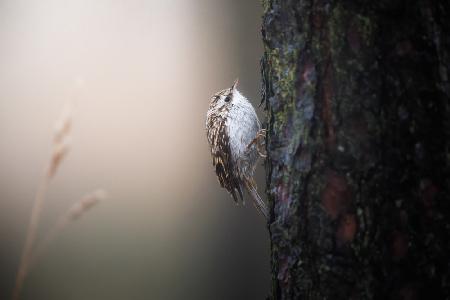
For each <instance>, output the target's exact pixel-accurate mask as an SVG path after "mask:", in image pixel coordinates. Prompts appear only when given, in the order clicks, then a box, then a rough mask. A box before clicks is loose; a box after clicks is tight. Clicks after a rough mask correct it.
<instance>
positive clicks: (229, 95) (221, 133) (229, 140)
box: [206, 79, 268, 220]
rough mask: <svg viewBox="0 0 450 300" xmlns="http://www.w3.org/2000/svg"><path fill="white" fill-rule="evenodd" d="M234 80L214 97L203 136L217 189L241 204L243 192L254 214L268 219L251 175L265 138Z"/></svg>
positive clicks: (256, 118)
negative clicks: (216, 179) (246, 194)
mask: <svg viewBox="0 0 450 300" xmlns="http://www.w3.org/2000/svg"><path fill="white" fill-rule="evenodd" d="M237 85H238V79H236V80H235V81H234V83H233V85H232V86H231V88H227V89H224V90H221V91H220V92H217V93H216V94H214V95H213V96H212V98H211V100H210V104H209V109H208V112H207V114H206V136H207V139H208V143H209V146H210V149H211V157H212V163H213V166H214V167H215V173H216V175H217V178H218V181H219V183H220V185H221V187H223V188H225V189H226V190H227V191H228V192H229V193H230V194H231V196H232V197H233V199H234V201H235V202H236V203H239V199H240V200H241V201H242V203H243V204H244V203H245V200H244V196H243V191H245V190H246V191H247V192H248V194H249V195H250V196H251V198H252V200H253V204H254V205H255V207H256V208H257V209H258V211H259V212H260V213H261V214H262V215H263V216H264V217H265V218H266V220H267V219H268V209H267V205H266V204H265V202H264V201H263V200H262V199H261V197H260V196H259V194H258V192H257V186H256V182H255V181H254V179H253V174H254V172H255V168H256V165H257V161H258V159H259V157H265V154H264V153H263V151H261V147H262V142H263V141H264V138H265V133H266V131H265V129H261V123H260V122H259V120H258V116H257V115H256V112H255V109H254V108H253V106H252V104H251V103H250V102H249V101H248V100H247V98H245V97H244V96H243V95H242V94H241V93H240V92H239V91H238V90H237Z"/></svg>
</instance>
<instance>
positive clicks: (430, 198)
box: [422, 179, 439, 209]
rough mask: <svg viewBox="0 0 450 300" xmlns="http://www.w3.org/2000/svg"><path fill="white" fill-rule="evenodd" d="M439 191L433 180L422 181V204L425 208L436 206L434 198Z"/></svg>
mask: <svg viewBox="0 0 450 300" xmlns="http://www.w3.org/2000/svg"><path fill="white" fill-rule="evenodd" d="M438 191H439V189H438V187H437V186H436V185H435V184H434V183H433V182H432V181H431V180H428V179H425V180H423V181H422V202H423V205H424V206H425V208H427V209H430V208H432V207H433V206H434V198H435V197H436V195H437V193H438Z"/></svg>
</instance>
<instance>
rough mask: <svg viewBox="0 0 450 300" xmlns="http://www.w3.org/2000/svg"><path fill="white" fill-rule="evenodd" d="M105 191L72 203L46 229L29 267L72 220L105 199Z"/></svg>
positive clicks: (96, 192)
mask: <svg viewBox="0 0 450 300" xmlns="http://www.w3.org/2000/svg"><path fill="white" fill-rule="evenodd" d="M106 197H107V196H106V192H105V191H104V190H102V189H98V190H96V191H94V192H92V193H90V194H87V195H85V196H84V197H83V198H81V199H80V200H78V201H77V202H76V203H74V204H73V205H72V207H70V208H69V210H67V212H66V213H65V214H63V215H62V216H61V217H60V218H59V219H58V221H57V222H56V224H55V225H54V226H53V227H52V228H51V229H50V230H49V231H48V233H47V234H46V235H45V237H44V239H43V240H42V242H41V243H40V244H39V245H38V246H37V247H36V250H35V251H33V255H32V258H31V261H30V264H29V269H31V268H32V267H33V266H34V265H35V264H36V263H37V262H38V261H39V259H40V258H41V257H42V255H43V254H44V253H45V251H46V250H47V249H48V246H49V245H50V244H51V243H52V242H53V241H54V240H55V239H56V238H58V237H59V236H60V235H61V233H62V232H63V231H64V230H65V229H66V227H67V226H69V225H70V224H71V223H72V222H74V221H76V220H78V219H79V218H80V217H82V216H83V215H84V214H85V213H86V212H88V211H89V210H90V209H91V208H92V207H94V206H95V205H97V204H98V203H99V202H100V201H102V200H103V199H105V198H106Z"/></svg>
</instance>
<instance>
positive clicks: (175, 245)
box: [0, 0, 270, 300]
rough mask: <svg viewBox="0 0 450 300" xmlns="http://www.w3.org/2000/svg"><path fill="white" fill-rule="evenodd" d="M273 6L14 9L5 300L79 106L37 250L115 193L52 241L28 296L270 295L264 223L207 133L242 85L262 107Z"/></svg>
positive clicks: (0, 142)
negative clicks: (222, 104)
mask: <svg viewBox="0 0 450 300" xmlns="http://www.w3.org/2000/svg"><path fill="white" fill-rule="evenodd" d="M259 2H260V1H259V0H251V1H239V0H233V1H220V0H214V1H212V0H190V1H187V0H95V1H91V0H65V1H61V0H39V1H38V0H36V1H24V0H1V1H0V66H1V68H0V149H1V153H0V262H1V268H0V299H8V298H9V296H10V293H11V290H12V288H13V285H14V280H15V276H16V271H17V267H18V263H19V259H20V254H21V251H22V247H23V243H24V239H25V233H26V229H27V226H28V222H29V218H30V213H31V209H32V206H33V198H34V194H35V192H36V188H37V185H38V182H39V180H40V177H41V175H42V171H43V168H44V166H45V163H46V161H47V160H48V158H49V156H50V153H51V149H52V148H51V147H52V135H53V127H54V122H55V120H56V119H57V118H58V116H59V114H60V112H61V110H62V108H63V107H64V105H65V103H66V102H67V101H73V103H74V114H73V128H72V134H71V136H72V145H71V150H70V153H69V154H68V156H67V157H66V159H65V160H64V161H63V163H62V165H61V167H60V169H59V170H58V173H57V174H56V176H55V178H54V180H53V181H52V182H51V184H50V189H49V193H48V197H47V200H46V204H45V207H44V210H43V213H42V219H41V223H40V227H39V232H38V233H39V238H42V236H43V235H44V233H45V232H46V231H47V230H48V229H49V228H51V226H52V225H53V224H54V223H55V221H56V219H57V218H58V216H60V215H61V214H62V213H63V212H65V211H66V210H67V209H68V208H69V207H70V206H71V205H72V204H73V203H74V202H76V201H77V200H78V199H80V197H82V196H83V195H84V194H86V193H88V192H90V191H92V190H94V189H97V188H103V189H105V190H106V191H107V193H108V195H109V197H108V199H107V200H105V201H104V202H102V203H100V204H99V205H98V206H96V207H94V208H93V209H92V210H91V211H89V212H87V213H86V214H85V215H84V216H83V217H82V218H81V219H80V220H78V221H77V222H76V223H74V224H72V225H71V226H70V227H68V228H67V230H66V231H64V233H63V235H62V236H60V237H59V238H58V239H57V240H56V241H55V242H54V243H53V244H51V246H50V247H49V248H48V249H47V252H46V253H45V255H44V256H43V257H42V259H41V260H40V261H39V262H38V264H37V265H36V266H35V268H34V269H32V271H31V273H30V275H29V277H28V278H27V281H26V283H25V286H24V288H23V292H22V299H46V300H52V299H67V300H69V299H82V300H89V299H109V300H112V299H264V298H265V296H267V295H268V293H269V289H270V265H269V263H270V256H269V254H270V253H269V251H270V249H269V247H270V244H269V240H268V233H267V230H266V225H265V222H264V220H263V219H262V217H260V216H259V215H258V213H257V211H256V210H255V209H254V207H253V206H252V205H251V203H250V202H249V201H247V205H246V206H244V207H242V206H239V207H237V206H236V205H235V204H234V203H233V201H232V199H231V197H230V196H229V195H228V194H227V192H226V191H225V190H224V189H221V188H220V186H219V184H218V182H217V179H216V176H215V174H214V170H213V167H212V163H211V158H210V154H209V148H208V145H207V141H206V136H205V117H206V111H207V109H208V105H209V99H210V97H211V95H212V94H214V93H215V92H216V91H218V90H221V89H223V88H226V87H229V86H231V84H232V83H233V81H234V79H236V78H237V77H239V82H240V90H241V91H242V93H243V94H244V95H247V96H248V97H249V98H250V99H251V101H252V102H253V104H254V105H255V106H257V105H258V104H259V102H260V93H259V91H260V74H259V59H260V57H261V54H262V45H261V41H260V19H261V14H262V8H261V5H260V3H259ZM257 111H258V114H259V115H260V117H261V118H262V119H263V112H262V110H261V109H257ZM263 173H264V170H263V167H261V166H259V169H258V175H257V181H258V184H259V190H260V193H261V194H262V195H264V174H263ZM263 198H265V197H263Z"/></svg>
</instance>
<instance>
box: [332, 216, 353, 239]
mask: <svg viewBox="0 0 450 300" xmlns="http://www.w3.org/2000/svg"><path fill="white" fill-rule="evenodd" d="M357 228H358V225H357V222H356V216H355V215H354V214H346V215H344V216H342V218H341V219H340V221H339V225H338V228H337V231H336V242H337V244H338V245H343V244H346V243H349V242H351V241H352V240H353V239H354V238H355V234H356V230H357Z"/></svg>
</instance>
